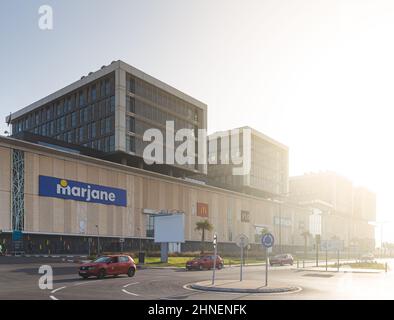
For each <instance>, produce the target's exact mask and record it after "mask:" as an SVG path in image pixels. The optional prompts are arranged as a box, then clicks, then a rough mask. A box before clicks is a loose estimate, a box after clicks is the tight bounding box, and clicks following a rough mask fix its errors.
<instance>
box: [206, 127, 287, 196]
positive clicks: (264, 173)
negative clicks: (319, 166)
mask: <svg viewBox="0 0 394 320" xmlns="http://www.w3.org/2000/svg"><path fill="white" fill-rule="evenodd" d="M246 130H250V133H251V141H250V144H249V145H248V148H250V150H249V152H248V150H243V149H244V148H243V147H244V143H245V142H246V141H244V133H245V132H246ZM208 139H209V141H210V142H209V148H208V159H209V164H208V180H209V182H210V183H211V184H214V185H217V186H221V187H224V188H231V189H233V190H237V191H240V192H244V193H249V194H253V195H256V196H261V197H264V198H277V197H280V196H284V195H286V194H287V193H288V178H289V149H288V147H287V146H285V145H283V144H281V143H280V142H277V141H275V140H274V139H272V138H270V137H268V136H266V135H264V134H263V133H261V132H259V131H257V130H255V129H252V128H250V127H243V128H237V129H233V130H228V131H222V132H216V133H214V134H212V135H210V136H209V137H208ZM233 140H239V148H238V147H235V148H234V144H233ZM243 152H245V153H246V154H243ZM248 155H250V170H249V171H248V172H247V173H246V174H244V175H234V174H233V169H234V168H237V167H240V165H239V164H234V163H233V162H232V161H231V160H232V159H234V158H236V157H239V156H240V157H243V161H247V157H248ZM243 165H244V163H243ZM241 166H242V165H241Z"/></svg>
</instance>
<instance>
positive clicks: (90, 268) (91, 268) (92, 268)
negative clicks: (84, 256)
mask: <svg viewBox="0 0 394 320" xmlns="http://www.w3.org/2000/svg"><path fill="white" fill-rule="evenodd" d="M96 268H97V267H88V270H94V269H96Z"/></svg>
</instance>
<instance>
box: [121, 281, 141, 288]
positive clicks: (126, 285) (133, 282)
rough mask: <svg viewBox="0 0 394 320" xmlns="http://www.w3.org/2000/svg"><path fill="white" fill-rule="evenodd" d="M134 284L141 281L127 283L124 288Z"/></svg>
mask: <svg viewBox="0 0 394 320" xmlns="http://www.w3.org/2000/svg"><path fill="white" fill-rule="evenodd" d="M134 284H139V282H133V283H129V284H126V285H125V286H123V288H127V287H130V286H132V285H134Z"/></svg>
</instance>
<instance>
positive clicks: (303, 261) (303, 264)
mask: <svg viewBox="0 0 394 320" xmlns="http://www.w3.org/2000/svg"><path fill="white" fill-rule="evenodd" d="M302 268H305V260H302Z"/></svg>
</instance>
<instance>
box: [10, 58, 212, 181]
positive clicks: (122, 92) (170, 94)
mask: <svg viewBox="0 0 394 320" xmlns="http://www.w3.org/2000/svg"><path fill="white" fill-rule="evenodd" d="M167 121H173V123H174V130H175V132H176V131H178V130H179V129H190V130H192V131H191V132H193V135H195V136H197V135H196V133H197V130H198V129H206V127H207V106H206V105H205V104H204V103H202V102H200V101H198V100H196V99H194V98H192V97H190V96H189V95H187V94H184V93H182V92H180V91H179V90H177V89H175V88H173V87H171V86H169V85H167V84H165V83H164V82H162V81H160V80H157V79H155V78H153V77H152V76H150V75H147V74H146V73H144V72H142V71H140V70H138V69H136V68H134V67H132V66H130V65H128V64H126V63H124V62H122V61H114V62H112V63H111V64H110V65H108V66H103V67H102V68H101V69H100V70H99V71H96V72H93V73H89V75H87V76H84V77H82V78H81V79H80V80H79V81H77V82H75V83H73V84H71V85H69V86H67V87H65V88H63V89H61V90H59V91H57V92H55V93H53V94H51V95H49V96H47V97H45V98H43V99H41V100H39V101H37V102H35V103H33V104H31V105H29V106H27V107H25V108H23V109H21V110H20V111H17V112H15V113H14V114H12V115H10V117H8V118H7V122H8V123H11V124H12V135H13V137H16V138H21V139H23V140H29V141H31V142H36V143H40V144H42V145H47V146H48V145H49V146H54V147H57V148H62V149H65V150H67V151H74V152H77V153H82V154H88V155H94V156H96V157H101V158H105V159H106V160H110V161H114V162H120V163H123V164H128V165H131V166H136V167H141V168H146V169H152V170H155V171H159V172H161V173H166V174H171V175H175V176H184V175H188V174H195V173H200V174H206V173H207V167H206V165H204V164H198V162H197V161H194V163H186V164H183V165H178V164H176V163H175V164H172V165H161V164H160V165H153V166H149V167H148V166H146V164H144V162H143V159H142V157H143V151H144V148H145V146H146V145H147V144H149V142H144V141H143V135H144V132H145V131H146V130H147V129H152V128H154V129H158V130H160V132H161V133H162V136H163V138H164V139H165V138H166V122H167ZM163 143H164V146H163V150H164V148H165V147H166V144H167V141H165V140H164V141H163ZM180 143H181V142H175V143H174V146H173V147H172V150H174V149H176V147H177V146H178V145H179V144H180ZM196 152H197V151H196ZM164 154H165V152H164ZM196 158H197V155H196ZM163 160H164V162H166V159H163Z"/></svg>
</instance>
